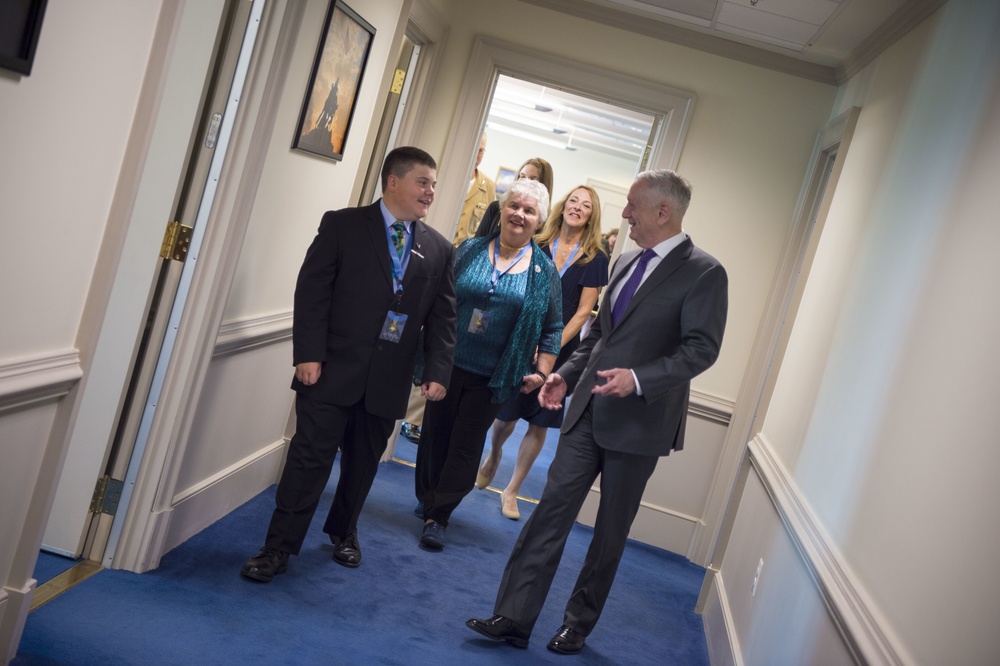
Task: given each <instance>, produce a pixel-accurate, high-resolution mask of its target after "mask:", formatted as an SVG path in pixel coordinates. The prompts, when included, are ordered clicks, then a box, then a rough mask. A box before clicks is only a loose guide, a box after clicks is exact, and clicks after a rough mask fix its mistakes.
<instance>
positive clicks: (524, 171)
mask: <svg viewBox="0 0 1000 666" xmlns="http://www.w3.org/2000/svg"><path fill="white" fill-rule="evenodd" d="M515 180H537V181H538V182H540V183H541V184H542V185H544V186H545V190H546V191H547V192H548V193H549V199H550V200H551V199H552V165H551V164H549V163H548V162H546V161H545V160H543V159H542V158H541V157H532V158H530V159H528V160H526V161H525V163H524V164H522V165H521V168H520V169H518V170H517V177H516V178H515ZM543 222H544V220H543ZM499 230H500V202H499V201H494V202H492V203H490V205H489V206H488V207H487V208H486V212H485V213H483V219H481V220H479V228H478V229H476V236H478V237H480V238H485V237H487V236H492V235H494V234H496V233H497V232H498V231H499Z"/></svg>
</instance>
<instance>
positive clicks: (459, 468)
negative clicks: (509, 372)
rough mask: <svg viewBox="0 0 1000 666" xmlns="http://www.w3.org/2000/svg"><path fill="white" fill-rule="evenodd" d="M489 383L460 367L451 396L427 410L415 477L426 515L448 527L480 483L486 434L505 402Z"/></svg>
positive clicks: (455, 374)
mask: <svg viewBox="0 0 1000 666" xmlns="http://www.w3.org/2000/svg"><path fill="white" fill-rule="evenodd" d="M489 381H490V378H489V377H484V376H483V375H474V374H472V373H471V372H466V371H465V370H462V369H461V368H459V367H457V366H456V367H455V368H454V369H453V370H452V372H451V381H450V383H449V386H448V393H447V395H445V397H444V399H443V400H439V401H437V402H430V401H428V402H427V407H426V408H425V409H424V423H423V425H422V426H421V428H420V446H419V447H418V448H417V469H416V473H415V475H414V479H415V487H416V494H417V501H419V502H422V503H423V505H424V518H425V519H427V518H430V519H433V520H435V521H437V522H439V523H441V524H442V525H444V526H445V527H447V526H448V520H449V518H450V517H451V514H452V512H453V511H454V510H455V509H456V508H457V507H458V505H459V503H460V502H461V501H462V499H463V498H464V497H465V496H466V495H468V494H469V492H470V491H471V490H472V488H473V487H474V486H475V485H476V472H477V471H478V470H479V462H480V460H481V459H482V457H483V447H484V446H485V444H486V433H487V432H488V431H489V429H490V425H491V424H492V423H493V419H494V418H496V415H497V413H498V412H499V411H500V405H498V404H496V405H495V404H493V403H492V402H490V398H491V397H492V392H491V391H490V388H489V386H488V383H489Z"/></svg>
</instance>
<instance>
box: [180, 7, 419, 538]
mask: <svg viewBox="0 0 1000 666" xmlns="http://www.w3.org/2000/svg"><path fill="white" fill-rule="evenodd" d="M403 6H404V2H402V0H364V1H358V2H353V3H351V8H352V9H353V10H354V11H356V12H357V13H358V14H359V15H360V16H362V17H363V18H364V19H365V20H366V21H368V22H369V23H370V24H371V25H372V26H373V27H374V28H375V31H376V32H375V39H374V41H373V44H372V50H371V52H370V54H369V57H368V64H367V68H366V71H365V74H364V78H363V80H362V83H361V88H360V91H359V97H358V99H357V106H356V108H355V111H354V118H353V121H352V124H351V127H350V132H349V135H348V139H347V143H346V147H345V151H344V158H343V160H341V161H339V162H333V161H329V160H324V159H321V158H318V157H315V156H313V155H311V154H307V153H304V152H300V151H294V150H292V149H291V144H292V139H293V136H294V133H295V129H296V127H297V125H298V120H299V113H300V111H301V105H302V98H303V95H304V92H305V90H306V88H307V86H308V79H309V76H310V74H311V71H312V65H313V60H314V58H315V55H316V48H317V45H318V44H319V40H320V37H321V35H320V33H321V30H322V27H323V19H324V17H325V13H326V10H327V8H328V7H329V2H328V1H327V0H310V1H309V2H308V3H307V4H306V5H305V9H304V13H303V15H302V19H301V24H300V28H299V31H298V33H297V34H296V35H295V37H294V43H295V48H294V52H293V53H292V56H291V61H290V63H289V68H288V76H287V77H286V78H285V80H284V81H283V85H284V92H283V94H282V96H281V102H280V105H279V107H278V110H277V116H276V120H275V128H274V132H273V134H272V135H271V137H270V140H269V144H268V150H267V156H266V158H265V162H264V168H263V173H262V176H261V180H260V184H259V186H258V187H257V189H256V195H255V198H254V201H253V211H252V213H251V217H250V221H249V224H248V226H247V230H246V234H245V236H244V237H243V243H242V250H241V253H240V256H239V262H238V263H237V266H236V273H235V275H234V277H233V282H232V286H231V288H230V290H229V298H228V300H227V301H226V305H225V310H224V313H223V325H222V329H223V330H222V331H221V332H220V338H219V342H220V345H222V346H225V347H226V348H227V349H226V351H225V353H222V354H218V353H217V354H216V355H215V356H214V357H213V359H212V361H211V364H210V366H209V368H208V370H207V373H206V376H205V381H204V384H203V386H202V391H203V393H202V395H201V396H200V399H199V402H198V408H197V412H196V414H195V416H194V421H193V424H192V428H191V433H190V435H189V437H188V442H187V448H186V451H185V454H184V459H183V461H182V462H181V465H180V468H179V470H178V476H177V482H176V494H175V496H174V498H173V500H172V502H171V504H172V509H171V510H172V512H173V515H172V517H171V518H170V526H169V535H168V536H167V538H166V540H165V550H169V549H170V548H172V547H174V546H176V545H178V544H179V543H182V542H183V541H184V540H185V539H187V538H188V537H190V536H192V535H193V534H195V533H197V532H198V531H199V530H201V529H203V528H204V527H206V526H207V525H210V524H211V523H212V522H214V521H215V520H217V519H218V518H219V517H221V516H223V515H225V514H226V513H228V512H229V511H230V510H232V509H233V508H235V507H236V506H239V504H241V503H242V502H244V501H246V500H248V499H250V498H251V497H253V496H254V495H256V494H257V493H259V492H260V491H261V490H263V489H264V488H266V487H267V486H269V485H271V484H272V483H274V482H275V481H276V480H277V476H276V475H277V472H278V470H279V469H280V461H281V456H282V453H283V451H282V448H281V445H282V444H283V443H284V441H285V434H286V433H285V426H286V422H287V420H288V416H289V413H290V411H291V407H292V396H293V393H292V391H291V390H290V388H289V384H290V383H291V378H292V350H291V339H290V332H291V313H292V297H293V293H294V290H295V279H296V276H297V274H298V269H299V266H300V265H301V263H302V259H303V257H304V256H305V252H306V248H308V246H309V243H310V242H311V241H312V239H313V236H315V234H316V230H317V228H318V227H319V221H320V218H321V217H322V215H323V213H324V212H325V211H327V210H332V209H337V208H342V207H345V206H349V205H353V202H352V201H351V200H350V197H351V193H352V190H353V189H354V187H355V185H356V181H357V179H358V178H359V177H363V174H364V171H365V169H366V168H367V158H368V153H367V151H366V143H367V139H368V138H369V134H370V133H372V132H374V131H375V130H377V128H378V123H377V122H376V120H374V119H376V118H378V117H380V115H381V114H380V112H377V111H376V109H377V108H378V105H379V104H381V103H382V100H383V97H384V89H383V88H382V83H383V78H384V73H385V71H386V68H387V67H390V66H393V65H394V64H395V58H396V53H395V51H394V50H393V48H392V47H393V45H394V44H396V43H397V41H398V39H397V36H398V33H399V32H400V31H401V30H402V26H405V13H404V11H403ZM401 17H402V18H401ZM275 83H277V82H275ZM223 489H225V490H223ZM260 530H261V532H260V536H261V539H263V537H264V533H265V531H266V524H262V525H261V526H260Z"/></svg>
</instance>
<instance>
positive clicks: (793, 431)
mask: <svg viewBox="0 0 1000 666" xmlns="http://www.w3.org/2000/svg"><path fill="white" fill-rule="evenodd" d="M851 105H859V106H861V107H862V111H861V115H860V117H859V120H858V125H857V131H856V132H855V135H854V138H853V142H852V143H851V147H850V150H849V153H848V154H847V156H846V159H845V161H844V171H843V175H842V176H841V179H840V182H839V185H838V188H837V191H836V194H835V196H834V199H833V201H832V203H831V208H830V214H829V217H828V219H827V221H826V226H825V228H824V231H823V236H822V238H821V239H820V243H819V246H818V249H817V254H816V260H815V262H814V263H813V266H812V271H811V273H810V275H809V278H808V282H807V285H806V288H805V291H804V293H803V300H802V305H801V306H800V308H799V311H798V315H797V318H796V321H795V324H794V328H793V331H792V335H791V338H790V341H789V345H788V348H787V351H786V353H785V356H784V360H783V364H782V366H781V370H780V374H779V378H778V381H777V384H776V387H775V391H774V394H773V396H772V399H771V403H770V409H769V410H768V412H767V417H766V420H765V422H764V426H763V430H762V432H761V434H760V435H759V437H758V439H757V441H756V442H755V444H754V448H753V458H754V459H755V460H756V461H758V462H759V463H760V461H764V462H763V463H760V464H763V465H764V469H765V472H764V473H763V474H762V478H763V479H764V481H765V484H766V485H767V487H768V492H770V493H772V494H773V495H774V496H775V497H776V500H775V503H774V504H773V505H769V504H768V503H762V502H757V503H754V502H749V501H745V502H744V503H742V504H740V506H739V509H738V514H737V521H736V525H735V527H734V537H733V542H732V543H731V544H730V546H729V548H728V549H727V551H726V555H725V559H724V560H723V563H722V576H721V577H722V579H723V581H724V588H725V590H726V593H727V594H728V595H730V597H729V605H730V607H731V608H732V609H733V615H732V621H733V623H734V627H733V628H732V632H733V634H734V635H735V636H736V638H737V642H738V643H739V644H740V645H743V646H747V645H755V644H758V643H759V642H760V641H761V640H762V639H763V638H765V637H767V636H769V635H773V632H774V631H775V630H776V628H777V627H778V626H780V623H781V622H782V620H781V615H780V614H779V613H777V612H775V610H774V609H773V608H769V607H768V606H767V605H766V604H764V605H759V604H760V602H759V601H758V602H755V603H756V604H758V605H757V606H752V607H750V609H749V610H748V611H747V612H743V611H741V612H736V609H738V608H742V607H743V606H745V605H747V603H746V602H747V590H746V589H744V588H745V585H743V584H740V583H738V584H736V585H731V581H741V580H745V578H746V576H747V572H752V571H754V570H755V569H756V565H757V563H758V558H759V557H764V558H765V565H764V572H763V574H762V582H761V585H762V586H779V587H790V595H791V597H795V596H799V597H800V596H802V595H803V593H808V595H814V596H815V598H816V599H818V600H824V601H826V602H828V603H830V604H831V607H832V612H833V614H834V616H837V615H843V616H844V617H843V619H842V620H841V622H842V623H843V625H844V626H845V627H846V628H847V631H848V633H850V634H852V636H853V640H856V641H858V643H859V645H860V647H859V650H860V653H861V658H862V659H863V660H865V661H866V662H867V663H915V664H927V665H932V664H942V663H948V664H970V665H972V664H986V663H995V662H996V660H997V659H998V658H1000V637H998V635H997V633H996V631H995V628H994V627H993V626H992V625H993V624H995V619H996V618H997V617H998V616H1000V601H998V600H1000V580H998V579H997V577H996V576H992V575H990V574H989V573H988V572H982V571H981V569H982V564H983V563H984V562H992V561H995V560H996V559H997V557H998V556H1000V538H998V537H997V535H996V530H995V529H993V524H994V523H995V522H996V516H997V515H998V512H1000V495H998V493H997V492H996V491H995V487H996V484H995V482H994V480H993V478H992V474H991V470H995V469H997V467H998V465H1000V453H998V452H997V447H996V446H995V440H996V432H997V426H1000V421H998V417H997V415H996V410H995V408H994V404H993V403H995V398H996V396H997V395H998V394H1000V391H998V388H1000V385H998V380H997V377H998V376H1000V372H998V371H1000V356H998V353H997V351H996V339H997V334H998V333H1000V314H998V310H997V308H996V305H995V303H996V293H997V288H998V287H1000V269H998V264H997V262H996V261H994V259H993V255H994V254H995V249H996V248H997V247H1000V242H998V241H1000V230H998V227H997V224H996V219H997V218H996V214H995V189H996V183H997V182H998V177H1000V8H998V7H997V6H996V4H995V3H991V2H986V1H983V2H952V3H949V4H947V5H946V6H945V7H944V8H943V9H941V10H939V11H938V13H937V14H936V15H934V16H933V17H932V18H931V19H929V20H928V21H926V22H924V24H922V25H921V26H919V27H918V28H917V29H916V30H914V31H913V32H911V33H910V34H909V35H907V36H906V37H904V38H903V39H902V40H901V41H900V42H899V43H897V44H895V45H894V46H893V47H892V48H891V49H889V50H888V51H887V52H886V53H884V54H883V55H882V56H881V57H879V58H878V60H877V61H876V62H874V63H873V64H872V65H870V66H869V67H868V68H867V70H866V71H864V72H862V73H861V74H859V75H858V76H857V77H855V79H854V80H852V81H851V82H850V83H849V84H847V85H846V86H844V88H843V89H842V91H841V94H840V96H839V100H838V105H837V107H836V108H835V109H834V115H836V114H837V113H839V112H840V111H841V110H843V109H846V108H847V107H849V106H851ZM768 461H770V462H768ZM767 469H770V470H771V471H770V472H768V471H766V470H767ZM755 478H756V471H755V472H754V473H753V474H752V475H751V482H753V481H754V479H755ZM776 511H777V514H781V515H782V516H784V517H785V518H786V519H787V518H788V517H789V516H791V523H790V527H789V529H788V531H787V532H786V531H784V530H783V532H784V533H780V534H776V535H775V536H774V539H769V540H765V542H762V543H758V544H749V543H747V542H746V541H745V540H743V541H740V542H738V539H737V536H736V535H737V534H738V533H743V532H745V531H746V530H747V529H748V527H749V526H753V529H756V527H757V526H759V525H761V524H762V523H768V522H770V523H774V522H775V518H776V515H777V514H776V513H775V512H776ZM789 535H790V537H791V538H793V539H794V540H796V541H797V542H799V543H802V544H805V549H806V550H805V552H806V556H805V557H804V558H802V559H801V560H800V561H801V562H802V566H805V567H806V568H807V569H809V570H811V571H813V572H814V574H815V575H816V576H817V578H818V579H819V580H820V581H821V585H822V587H823V590H824V592H823V594H820V592H819V590H817V589H816V588H815V587H814V584H813V583H812V582H811V581H809V580H808V579H803V580H800V581H798V582H795V580H794V579H793V575H794V574H793V573H788V572H787V568H786V567H785V566H783V565H780V564H777V563H775V561H774V558H773V556H772V555H769V553H772V552H773V549H774V548H775V545H774V544H775V543H776V542H777V541H780V540H782V539H784V538H786V537H788V536H789ZM797 568H798V567H795V568H794V569H797ZM758 594H760V592H758ZM810 603H815V602H810ZM819 622H820V624H822V623H823V618H819ZM806 629H807V630H808V631H807V633H812V632H819V631H820V628H818V627H806ZM713 642H715V641H713ZM794 650H795V642H794V641H793V642H791V643H789V645H788V649H787V651H785V652H782V653H779V654H777V655H772V656H770V657H769V658H768V659H766V660H764V661H759V660H757V659H756V658H753V652H745V653H744V657H746V658H747V663H803V662H802V661H799V660H797V659H796V658H795V655H796V654H798V653H796V652H795V651H794ZM811 663H827V662H826V661H823V660H822V659H818V660H816V661H814V662H811Z"/></svg>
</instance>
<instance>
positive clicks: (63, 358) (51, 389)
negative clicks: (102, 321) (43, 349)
mask: <svg viewBox="0 0 1000 666" xmlns="http://www.w3.org/2000/svg"><path fill="white" fill-rule="evenodd" d="M81 377H83V368H82V367H81V366H80V352H79V351H78V350H76V349H57V350H54V351H52V352H49V353H46V354H42V355H38V356H31V357H24V358H15V359H5V360H3V361H0V414H2V413H3V412H6V411H9V410H12V409H17V408H20V407H24V406H26V405H31V404H34V403H38V402H45V401H48V400H56V399H59V398H62V397H63V396H64V395H66V394H67V393H69V391H70V389H71V388H73V386H74V385H75V384H76V383H77V382H78V381H80V378H81Z"/></svg>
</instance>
